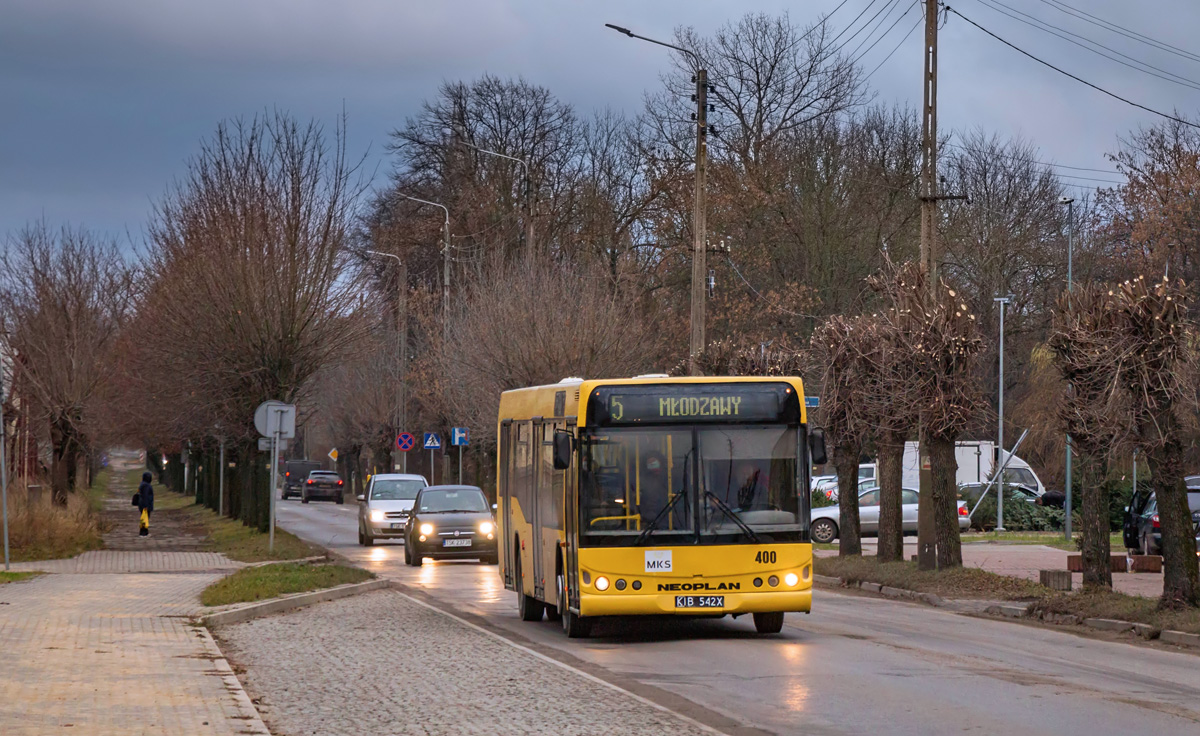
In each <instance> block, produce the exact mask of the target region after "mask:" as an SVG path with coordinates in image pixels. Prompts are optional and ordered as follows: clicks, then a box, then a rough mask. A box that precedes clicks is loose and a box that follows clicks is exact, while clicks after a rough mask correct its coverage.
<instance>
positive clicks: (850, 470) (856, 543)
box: [833, 442, 862, 557]
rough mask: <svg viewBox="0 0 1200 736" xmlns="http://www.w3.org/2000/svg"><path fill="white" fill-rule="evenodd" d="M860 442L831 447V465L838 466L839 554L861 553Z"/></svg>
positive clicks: (845, 555)
mask: <svg viewBox="0 0 1200 736" xmlns="http://www.w3.org/2000/svg"><path fill="white" fill-rule="evenodd" d="M861 453H862V445H860V444H859V443H857V442H853V443H850V442H845V443H838V444H836V445H834V447H833V466H834V467H835V468H837V477H838V510H839V512H840V515H841V522H840V523H839V524H838V556H840V557H849V556H850V555H861V554H862V538H861V526H860V524H859V520H858V457H859V455H860V454H861Z"/></svg>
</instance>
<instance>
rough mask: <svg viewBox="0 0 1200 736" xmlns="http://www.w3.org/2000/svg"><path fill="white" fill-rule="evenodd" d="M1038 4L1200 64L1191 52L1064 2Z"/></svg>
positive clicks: (1042, 0) (1053, 0)
mask: <svg viewBox="0 0 1200 736" xmlns="http://www.w3.org/2000/svg"><path fill="white" fill-rule="evenodd" d="M1039 2H1041V3H1043V4H1045V5H1049V6H1050V7H1052V8H1054V9H1055V10H1057V11H1059V12H1060V13H1065V14H1067V15H1070V16H1072V17H1074V18H1078V19H1079V20H1082V21H1083V22H1085V23H1091V24H1092V25H1094V26H1097V27H1099V28H1103V29H1104V30H1106V31H1109V32H1112V33H1116V34H1118V35H1120V36H1124V37H1125V38H1128V39H1131V40H1133V41H1137V42H1139V43H1144V44H1146V45H1147V46H1150V47H1151V48H1155V49H1158V50H1159V51H1166V52H1167V53H1168V54H1174V55H1176V56H1179V57H1182V58H1184V59H1187V60H1188V61H1197V62H1200V56H1197V55H1196V54H1193V53H1192V52H1191V51H1187V50H1186V49H1181V48H1179V47H1178V46H1172V45H1171V44H1169V43H1166V42H1164V41H1159V40H1158V39H1155V38H1151V37H1150V36H1147V35H1145V34H1142V33H1138V32H1137V31H1131V30H1128V29H1125V28H1121V27H1120V26H1118V25H1116V24H1114V23H1110V22H1109V21H1106V20H1104V19H1103V18H1100V17H1098V16H1095V15H1092V14H1091V13H1088V12H1086V11H1084V10H1080V9H1079V8H1076V7H1073V6H1071V5H1068V4H1066V3H1064V2H1060V0H1039Z"/></svg>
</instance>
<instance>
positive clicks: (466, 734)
mask: <svg viewBox="0 0 1200 736" xmlns="http://www.w3.org/2000/svg"><path fill="white" fill-rule="evenodd" d="M216 633H217V636H218V637H219V639H220V640H221V646H222V647H223V648H224V649H225V651H226V653H227V654H228V656H229V658H230V659H231V660H233V661H235V662H236V663H237V665H238V666H239V668H241V669H243V670H244V672H243V674H242V679H243V682H244V683H245V684H246V689H247V690H248V691H249V692H250V693H251V694H252V695H254V696H256V697H255V702H256V703H258V707H259V710H260V711H261V712H262V714H263V718H264V720H265V721H266V722H267V723H268V724H269V725H270V728H271V730H272V732H273V733H277V734H323V735H327V736H342V735H345V736H373V735H374V734H381V735H382V734H396V735H408V734H414V735H415V734H421V735H422V736H427V735H431V734H447V735H455V736H459V735H461V736H475V735H479V736H493V735H494V734H516V733H520V734H546V735H547V736H549V735H551V734H553V735H554V736H590V735H591V734H596V735H597V736H600V735H602V734H603V735H604V736H607V735H608V734H629V735H631V736H639V735H642V734H645V735H646V736H650V735H654V736H657V735H659V734H672V736H692V735H693V734H702V733H712V732H711V731H708V730H705V729H701V728H700V727H698V726H696V725H695V724H694V723H692V722H690V721H688V720H685V719H683V718H680V717H678V716H676V715H674V714H672V713H669V712H667V711H664V710H660V709H659V708H656V707H654V706H652V705H649V704H647V703H645V702H642V701H640V700H638V699H636V698H633V697H630V696H629V695H628V694H626V693H623V692H621V691H618V690H614V689H612V688H609V687H606V686H604V685H602V684H600V683H598V682H596V681H594V680H592V679H589V678H587V677H585V676H584V675H582V674H580V673H577V672H575V671H572V670H568V669H563V668H560V667H558V666H556V665H554V664H551V663H549V662H546V661H545V660H542V659H540V658H538V657H536V656H535V655H533V654H532V653H530V652H528V651H525V650H523V649H519V648H517V647H514V646H511V645H509V644H506V643H505V642H502V641H499V640H497V639H496V638H494V637H492V636H489V635H488V634H485V633H483V632H481V631H479V630H477V629H474V628H471V627H469V626H466V625H464V624H462V623H461V622H459V621H457V620H455V619H453V618H450V617H449V616H446V615H445V614H442V613H439V612H437V611H433V610H430V609H429V608H426V607H425V606H422V605H419V604H417V603H415V602H413V601H412V600H411V599H409V598H407V597H405V596H402V595H400V594H398V593H396V592H393V591H380V592H376V593H367V594H364V595H360V596H355V597H353V598H345V599H342V600H339V601H332V602H329V603H320V604H317V605H314V606H310V607H308V608H305V609H301V610H299V611H295V612H292V613H287V614H281V615H277V616H271V617H268V618H262V619H257V620H254V621H248V622H246V623H242V624H236V625H233V626H228V627H224V628H221V629H219V630H218V631H217V632H216ZM316 683H319V685H317V684H316Z"/></svg>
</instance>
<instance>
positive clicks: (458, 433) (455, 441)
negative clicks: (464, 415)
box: [450, 427, 471, 447]
mask: <svg viewBox="0 0 1200 736" xmlns="http://www.w3.org/2000/svg"><path fill="white" fill-rule="evenodd" d="M450 444H451V445H452V446H454V447H463V446H465V445H469V444H471V438H470V432H468V431H467V428H466V427H452V428H451V429H450Z"/></svg>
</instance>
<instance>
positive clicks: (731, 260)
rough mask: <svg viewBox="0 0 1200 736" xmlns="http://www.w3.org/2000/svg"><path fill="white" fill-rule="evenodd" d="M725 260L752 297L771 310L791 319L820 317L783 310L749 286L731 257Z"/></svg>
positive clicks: (727, 256)
mask: <svg viewBox="0 0 1200 736" xmlns="http://www.w3.org/2000/svg"><path fill="white" fill-rule="evenodd" d="M725 258H726V259H727V260H728V261H729V267H730V268H732V269H733V272H734V273H736V274H737V276H738V278H739V279H741V280H742V283H743V284H745V285H746V288H747V289H749V290H750V291H752V292H754V295H755V296H756V297H758V298H759V299H761V300H762V301H764V302H766V303H767V304H768V305H769V306H770V307H771V308H773V309H778V310H779V311H780V312H783V313H784V314H788V315H791V316H793V317H802V318H805V319H820V317H818V316H817V315H815V314H801V313H799V312H793V311H792V310H790V309H784V308H783V307H781V306H779V305H778V304H776V303H775V302H773V301H771V300H770V299H768V298H766V297H765V296H763V295H762V292H760V291H759V290H758V289H756V288H754V286H753V285H751V284H750V282H749V281H747V280H746V277H745V276H743V275H742V272H741V271H739V270H738V267H737V264H736V263H734V262H733V257H732V256H730V255H728V254H726V256H725Z"/></svg>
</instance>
